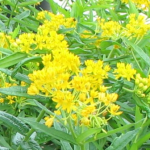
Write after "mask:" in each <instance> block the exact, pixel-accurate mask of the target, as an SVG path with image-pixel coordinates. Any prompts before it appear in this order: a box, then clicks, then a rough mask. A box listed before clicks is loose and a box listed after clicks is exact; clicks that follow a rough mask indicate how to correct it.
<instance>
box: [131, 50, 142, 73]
mask: <svg viewBox="0 0 150 150" xmlns="http://www.w3.org/2000/svg"><path fill="white" fill-rule="evenodd" d="M131 53H132V56H133V58H134V60H135V62H136V63H137V65H138V67H139V69H140V70H141V71H142V72H143V70H142V68H141V66H140V64H139V62H138V61H137V59H136V57H135V55H134V52H133V50H132V48H131Z"/></svg>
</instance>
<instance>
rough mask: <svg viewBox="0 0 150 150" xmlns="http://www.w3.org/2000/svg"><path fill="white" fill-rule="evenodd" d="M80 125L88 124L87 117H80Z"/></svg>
mask: <svg viewBox="0 0 150 150" xmlns="http://www.w3.org/2000/svg"><path fill="white" fill-rule="evenodd" d="M81 125H84V126H89V125H90V119H88V118H87V117H83V118H82V119H81Z"/></svg>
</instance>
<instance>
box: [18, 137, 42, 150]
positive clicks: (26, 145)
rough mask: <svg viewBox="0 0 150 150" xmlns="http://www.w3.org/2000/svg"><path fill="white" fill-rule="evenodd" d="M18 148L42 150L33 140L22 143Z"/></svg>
mask: <svg viewBox="0 0 150 150" xmlns="http://www.w3.org/2000/svg"><path fill="white" fill-rule="evenodd" d="M20 146H21V149H22V150H27V149H29V150H42V148H41V147H40V145H39V144H38V143H37V142H36V141H35V140H33V139H31V140H29V141H28V142H22V143H21V144H20Z"/></svg>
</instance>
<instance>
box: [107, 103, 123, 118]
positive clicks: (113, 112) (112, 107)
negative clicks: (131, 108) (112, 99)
mask: <svg viewBox="0 0 150 150" xmlns="http://www.w3.org/2000/svg"><path fill="white" fill-rule="evenodd" d="M119 109H120V106H118V105H115V104H112V105H110V110H109V112H110V114H111V115H113V116H117V115H121V114H122V111H119V112H118V110H119Z"/></svg>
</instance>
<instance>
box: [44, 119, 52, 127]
mask: <svg viewBox="0 0 150 150" xmlns="http://www.w3.org/2000/svg"><path fill="white" fill-rule="evenodd" d="M44 119H45V125H46V126H47V127H49V128H50V127H51V126H52V125H53V122H54V117H48V116H47V117H45V118H44Z"/></svg>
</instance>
